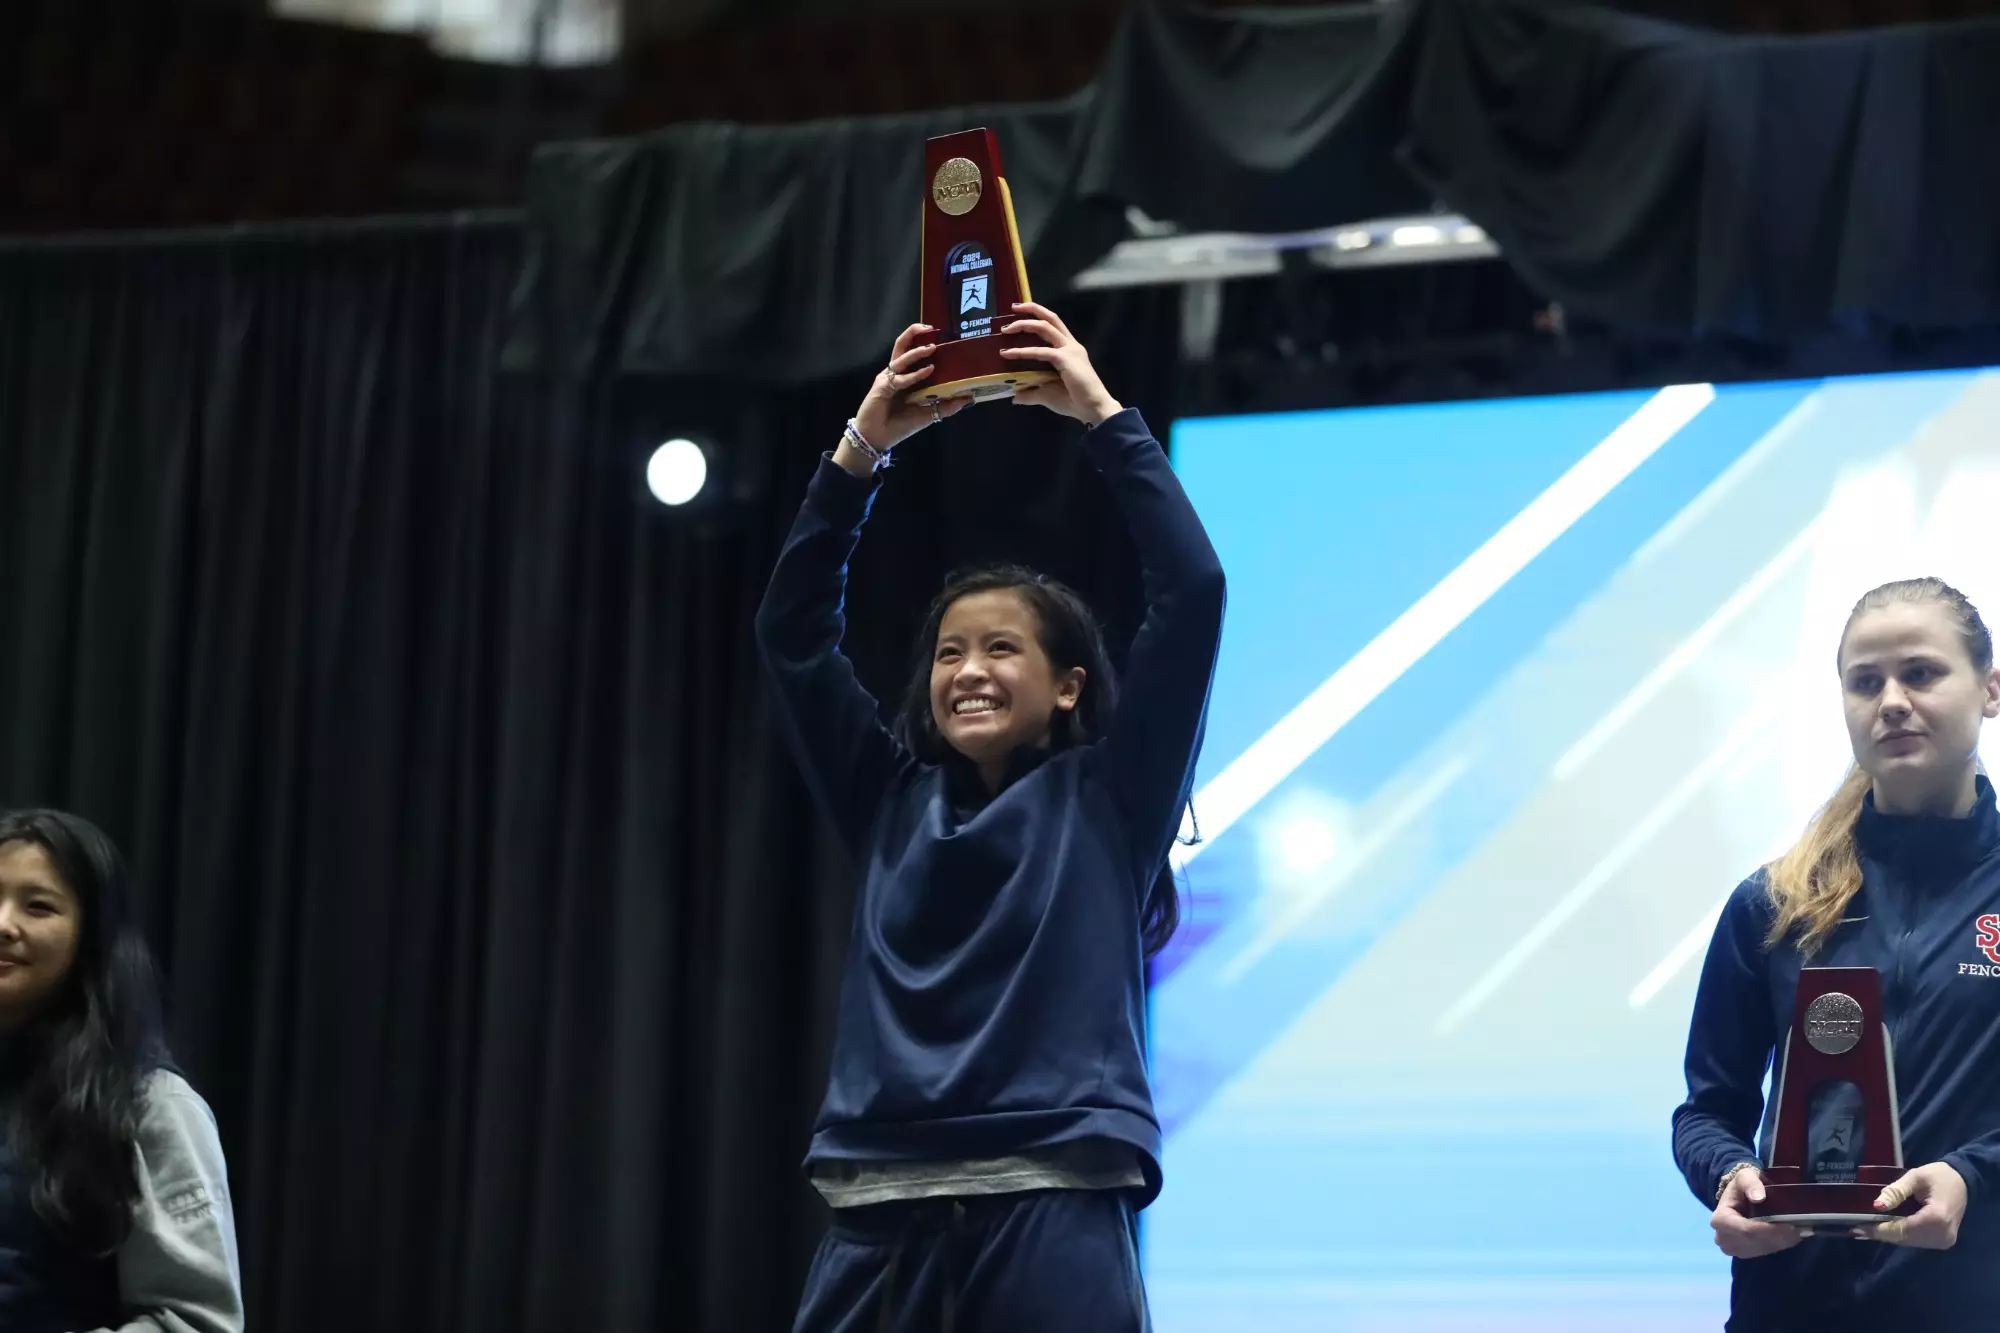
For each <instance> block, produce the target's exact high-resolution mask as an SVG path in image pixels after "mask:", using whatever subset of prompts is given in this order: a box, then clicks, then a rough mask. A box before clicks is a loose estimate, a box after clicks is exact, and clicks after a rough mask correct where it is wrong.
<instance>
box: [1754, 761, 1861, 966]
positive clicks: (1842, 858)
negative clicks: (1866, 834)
mask: <svg viewBox="0 0 2000 1333" xmlns="http://www.w3.org/2000/svg"><path fill="white" fill-rule="evenodd" d="M1869 786H1870V782H1869V778H1868V775H1867V774H1866V773H1864V772H1862V770H1861V765H1859V764H1856V765H1855V766H1854V767H1852V768H1850V769H1848V770H1847V776H1846V777H1845V778H1844V779H1842V781H1841V784H1840V788H1839V790H1837V791H1835V792H1834V794H1833V799H1832V800H1830V801H1828V802H1827V803H1826V804H1825V805H1824V806H1822V807H1821V808H1820V811H1819V813H1818V814H1816V815H1814V816H1813V817H1812V822H1811V823H1809V824H1807V825H1806V831H1805V836H1803V837H1801V838H1800V839H1799V840H1798V842H1797V843H1795V844H1794V845H1793V846H1792V849H1791V850H1790V851H1788V852H1786V853H1785V854H1784V855H1783V856H1781V857H1779V858H1778V859H1777V860H1775V861H1773V862H1771V864H1770V865H1768V866H1766V867H1765V868H1764V869H1765V873H1766V875H1767V876H1768V878H1769V880H1770V892H1771V905H1772V906H1773V907H1774V908H1776V909H1777V912H1776V915H1775V916H1774V918H1773V919H1772V921H1771V931H1770V934H1769V935H1767V936H1766V937H1765V943H1767V944H1769V945H1771V946H1773V947H1776V946H1777V945H1779V944H1781V943H1783V942H1784V939H1785V937H1786V936H1788V935H1792V934H1796V935H1797V937H1798V941H1797V942H1798V949H1799V953H1800V954H1801V955H1803V956H1804V957H1806V958H1811V957H1812V956H1813V955H1814V954H1815V953H1817V952H1818V951H1819V947H1820V946H1821V945H1822V944H1824V943H1826V940H1827V937H1828V936H1830V935H1832V934H1833V928H1834V927H1835V926H1837V925H1839V924H1840V918H1841V917H1842V916H1844V915H1845V914H1846V912H1847V904H1848V903H1849V902H1851V901H1853V899H1854V895H1855V894H1856V893H1858V892H1860V890H1861V853H1860V849H1859V848H1858V847H1856V846H1855V842H1854V826H1855V825H1856V824H1858V823H1860V822H1861V803H1862V801H1863V800H1864V799H1865V798H1866V797H1867V795H1868V788H1869Z"/></svg>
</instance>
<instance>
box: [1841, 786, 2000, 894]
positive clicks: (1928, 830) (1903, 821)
mask: <svg viewBox="0 0 2000 1333" xmlns="http://www.w3.org/2000/svg"><path fill="white" fill-rule="evenodd" d="M1854 836H1855V840H1856V841H1857V842H1858V843H1859V844H1860V847H1861V850H1862V851H1863V852H1864V853H1866V854H1867V855H1868V857H1869V858H1870V859H1871V860H1875V861H1879V862H1881V863H1882V864H1883V865H1886V866H1890V867H1892V868H1896V869H1902V870H1907V871H1912V872H1915V873H1918V874H1924V875H1948V874H1952V873H1954V872H1958V871H1963V870H1966V869H1969V868H1970V867H1972V866H1973V865H1975V864H1977V863H1978V862H1979V861H1980V860H1981V859H1982V858H1984V857H1985V856H1986V854H1987V853H1988V852H1989V851H1991V850H1992V849H1993V847H1994V845H1995V843H1996V842H2000V811H1996V810H1995V808H1994V797H1993V784H1992V783H1991V782H1989V781H1987V779H1986V775H1985V774H1983V773H1982V774H1980V775H1979V776H1978V778H1977V779H1976V792H1975V794H1974V796H1973V798H1972V809H1971V811H1970V812H1969V813H1967V814H1966V816H1965V817H1964V818H1963V819H1954V818H1952V817H1951V816H1949V815H1885V814H1883V813H1882V812H1881V811H1879V810H1877V809H1876V808H1875V793H1874V792H1872V791H1871V792H1869V793H1868V794H1867V795H1866V796H1864V797H1862V800H1861V818H1860V820H1859V821H1858V822H1857V823H1856V824H1855V828H1854Z"/></svg>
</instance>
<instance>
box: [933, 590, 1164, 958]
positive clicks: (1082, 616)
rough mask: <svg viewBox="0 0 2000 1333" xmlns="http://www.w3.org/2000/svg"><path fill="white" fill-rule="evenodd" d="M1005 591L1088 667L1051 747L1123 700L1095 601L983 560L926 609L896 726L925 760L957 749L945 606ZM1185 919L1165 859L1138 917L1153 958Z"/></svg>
mask: <svg viewBox="0 0 2000 1333" xmlns="http://www.w3.org/2000/svg"><path fill="white" fill-rule="evenodd" d="M1000 591H1007V592H1012V593H1016V594H1018V595H1019V596H1020V598H1021V600H1022V601H1023V602H1026V603H1027V605H1028V609H1029V610H1031V611H1033V612H1034V613H1035V640H1036V642H1037V643H1039V644H1040V645H1041V648H1042V652H1043V654H1044V655H1045V656H1047V658H1048V659H1049V665H1050V667H1052V668H1053V669H1054V670H1056V671H1058V672H1063V671H1069V670H1072V669H1074V668H1076V667H1082V668H1083V693H1082V694H1081V695H1080V696H1079V697H1078V699H1077V701H1076V707H1075V708H1072V709H1070V710H1069V711H1067V712H1059V713H1057V714H1056V715H1055V717H1054V719H1053V720H1052V722H1051V724H1050V730H1049V744H1050V747H1051V748H1053V749H1057V750H1066V749H1068V748H1069V747H1070V746H1072V745H1086V744H1088V743H1090V742H1091V741H1092V740H1095V739H1096V738H1097V737H1099V736H1102V735H1103V734H1104V731H1105V728H1106V727H1107V726H1108V725H1109V724H1110V721H1111V715H1112V713H1113V711H1114V710H1115V709H1116V708H1117V706H1118V675H1117V673H1116V672H1115V671H1113V670H1112V667H1111V654H1110V653H1109V652H1108V651H1107V650H1106V649H1105V646H1104V631H1103V630H1102V629H1101V628H1100V627H1099V625H1098V623H1097V617H1096V616H1095V615H1094V614H1092V612H1091V609H1090V604H1089V603H1088V602H1086V601H1084V600H1083V598H1082V597H1080V596H1078V595H1077V592H1076V590H1075V589H1073V588H1071V587H1069V586H1068V585H1066V584H1063V583H1059V582H1057V581H1056V580H1055V579H1052V578H1050V577H1048V576H1047V575H1046V574H1040V573H1037V572H1036V571H1034V570H1032V569H1029V568H1027V567H1026V566H1024V565H1006V564H1001V565H982V566H980V567H978V568H976V569H970V570H964V571H961V572H959V573H956V574H953V575H952V576H951V577H950V578H949V579H947V580H946V581H945V585H944V590H943V591H942V592H940V593H939V594H938V595H937V598H936V600H934V601H933V602H932V603H931V606H930V610H929V611H928V612H926V613H925V615H924V626H923V628H922V629H921V630H919V631H918V632H917V642H916V649H915V652H914V653H913V654H912V656H913V658H914V665H913V667H912V670H911V674H910V683H909V686H908V688H906V689H905V690H904V691H903V705H902V708H901V710H900V711H899V712H898V714H897V718H896V732H897V734H898V736H899V737H900V738H901V740H902V742H903V744H904V745H906V746H908V747H909V749H910V752H911V753H912V754H914V755H916V756H917V758H919V759H921V760H923V761H924V762H925V763H930V764H941V763H944V762H945V761H946V760H948V759H949V758H951V756H952V755H953V754H954V753H955V751H953V750H952V748H951V745H950V743H949V742H947V741H946V740H945V738H944V736H943V735H942V734H941V733H940V732H939V731H938V727H937V719H936V718H934V717H932V716H931V658H932V656H933V655H934V654H935V653H936V651H937V639H938V632H939V630H940V629H941V628H942V627H943V625H944V617H945V612H947V611H949V610H950V609H951V607H952V604H953V603H954V602H956V601H958V600H959V599H960V598H961V597H970V596H972V595H973V594H975V593H982V592H1000ZM1180 923H1181V902H1180V893H1179V890H1178V888H1177V886H1176V885H1175V883H1174V872H1173V866H1172V865H1171V864H1170V863H1166V862H1163V863H1162V864H1161V866H1160V869H1159V873H1158V874H1157V875H1156V876H1155V877H1154V879H1153V887H1152V890H1151V892H1150V893H1148V894H1147V896H1146V904H1145V907H1144V909H1143V910H1142V911H1141V913H1140V917H1139V939H1140V942H1141V943H1142V944H1143V945H1144V946H1145V950H1146V956H1147V957H1148V958H1151V957H1152V956H1153V955H1154V954H1156V953H1158V952H1159V951H1160V950H1161V949H1163V948H1165V947H1166V944H1167V941H1168V940H1170V939H1172V938H1173V936H1174V932H1175V931H1176V930H1178V929H1179V928H1180Z"/></svg>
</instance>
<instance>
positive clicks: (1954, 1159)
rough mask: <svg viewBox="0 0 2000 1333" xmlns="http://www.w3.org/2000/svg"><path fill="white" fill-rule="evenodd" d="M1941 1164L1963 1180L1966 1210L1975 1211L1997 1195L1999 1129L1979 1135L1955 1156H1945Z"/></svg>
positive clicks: (1953, 1153) (1999, 1153)
mask: <svg viewBox="0 0 2000 1333" xmlns="http://www.w3.org/2000/svg"><path fill="white" fill-rule="evenodd" d="M1944 1162H1945V1164H1946V1165H1947V1166H1949V1167H1950V1168H1951V1169H1952V1170H1954V1171H1956V1172H1958V1174H1959V1175H1960V1176H1963V1177H1964V1178H1965V1197H1966V1203H1967V1206H1969V1207H1977V1206H1978V1205H1979V1204H1980V1203H1982V1202H1983V1201H1985V1200H1989V1199H1992V1198H1994V1197H1995V1195H1996V1192H2000V1129H1996V1130H1994V1131H1993V1132H1992V1133H1990V1134H1981V1135H1980V1136H1979V1137H1978V1138H1976V1139H1974V1140H1973V1141H1972V1142H1970V1143H1968V1144H1966V1145H1965V1146H1964V1147H1963V1148H1960V1149H1959V1150H1958V1151H1957V1152H1948V1153H1946V1154H1945V1155H1944Z"/></svg>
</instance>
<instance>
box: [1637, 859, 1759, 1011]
mask: <svg viewBox="0 0 2000 1333" xmlns="http://www.w3.org/2000/svg"><path fill="white" fill-rule="evenodd" d="M1734 892H1735V890H1734V889H1732V890H1730V893H1734ZM1728 905H1729V897H1728V895H1724V897H1723V899H1722V901H1721V902H1719V903H1717V904H1716V905H1715V906H1714V908H1713V909H1711V910H1710V912H1709V914H1708V915H1707V916H1705V917H1703V918H1702V919H1701V920H1699V921H1697V922H1695V926H1694V929H1693V930H1690V931H1689V932H1688V933H1687V937H1686V938H1685V939H1683V940H1682V941H1681V942H1680V943H1679V944H1676V945H1675V946H1674V947H1673V950H1672V951H1671V952H1670V953H1668V954H1667V956H1666V957H1665V958H1662V959H1661V960H1660V963H1659V966H1657V967H1655V968H1654V969H1653V970H1652V971H1651V972H1648V973H1647V974H1646V979H1645V980H1644V981H1642V982H1640V983H1639V984H1638V985H1636V986H1634V987H1633V988H1632V994H1631V995H1630V996H1629V997H1628V998H1627V1000H1626V1002H1627V1003H1628V1004H1630V1005H1631V1006H1632V1007H1633V1008H1634V1009H1644V1008H1645V1007H1646V1005H1647V1004H1648V1002H1650V1001H1651V1000H1652V998H1653V997H1654V996H1655V995H1658V994H1659V993H1660V992H1661V991H1662V990H1664V989H1665V988H1666V985H1667V983H1668V982H1669V981H1672V980H1673V979H1674V978H1675V977H1676V976H1678V975H1680V970H1681V969H1682V968H1684V967H1686V966H1687V965H1688V963H1689V961H1690V960H1692V959H1693V958H1694V956H1695V955H1696V954H1698V953H1700V952H1701V951H1702V950H1703V949H1705V948H1707V947H1708V941H1709V939H1710V937H1711V936H1713V935H1714V934H1715V923H1716V922H1718V921H1720V920H1722V909H1723V908H1724V907H1727V906H1728Z"/></svg>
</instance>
